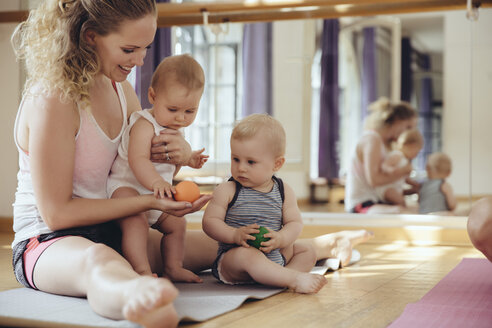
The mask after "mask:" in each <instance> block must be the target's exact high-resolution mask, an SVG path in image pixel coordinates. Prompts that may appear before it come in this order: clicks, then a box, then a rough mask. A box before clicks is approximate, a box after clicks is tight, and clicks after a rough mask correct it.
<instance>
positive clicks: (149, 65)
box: [135, 0, 172, 108]
mask: <svg viewBox="0 0 492 328" xmlns="http://www.w3.org/2000/svg"><path fill="white" fill-rule="evenodd" d="M156 2H169V0H157V1H156ZM171 43H172V41H171V28H168V27H162V28H158V29H157V32H156V34H155V38H154V42H153V43H152V46H151V48H150V49H149V50H148V51H147V56H145V59H144V64H143V66H141V67H137V74H136V83H135V91H136V92H137V96H138V98H139V99H140V103H141V104H142V108H150V107H151V105H150V103H149V99H148V97H147V92H148V90H149V86H150V81H151V79H152V74H153V73H154V71H155V69H156V68H157V65H159V63H160V62H161V60H162V59H164V58H166V57H167V56H170V55H172V48H171V47H172V44H171Z"/></svg>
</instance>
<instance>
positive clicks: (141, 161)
mask: <svg viewBox="0 0 492 328" xmlns="http://www.w3.org/2000/svg"><path fill="white" fill-rule="evenodd" d="M153 137H154V127H153V126H152V124H151V123H150V122H149V121H147V120H146V119H143V118H139V119H138V120H137V121H136V122H135V124H134V125H133V127H132V129H131V131H130V141H129V144H128V164H129V165H130V168H131V169H132V172H133V174H134V175H135V177H136V178H137V180H138V182H140V184H141V185H142V186H144V187H145V188H147V189H148V190H150V191H153V192H154V193H156V194H157V195H160V196H161V197H162V196H164V194H165V195H167V196H168V197H171V196H172V195H171V192H174V187H173V186H171V185H170V184H169V183H168V182H166V181H165V180H164V179H163V178H162V177H161V176H160V174H159V173H157V171H156V169H155V167H154V164H152V162H151V160H150V148H151V146H152V138H153ZM156 189H157V190H156ZM157 195H156V196H157Z"/></svg>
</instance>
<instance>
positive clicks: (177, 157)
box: [150, 129, 192, 165]
mask: <svg viewBox="0 0 492 328" xmlns="http://www.w3.org/2000/svg"><path fill="white" fill-rule="evenodd" d="M150 152H151V154H150V159H151V160H152V162H157V163H169V164H175V165H186V164H187V163H188V162H189V160H190V157H191V154H192V152H191V146H190V145H189V144H188V142H186V140H185V139H184V138H183V135H182V134H181V132H179V131H178V130H173V129H165V130H164V131H161V134H160V135H158V136H155V137H154V138H152V147H151V149H150Z"/></svg>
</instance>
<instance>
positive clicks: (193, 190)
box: [174, 181, 200, 203]
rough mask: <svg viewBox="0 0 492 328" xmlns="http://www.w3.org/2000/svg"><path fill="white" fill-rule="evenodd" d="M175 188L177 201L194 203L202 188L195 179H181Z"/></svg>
mask: <svg viewBox="0 0 492 328" xmlns="http://www.w3.org/2000/svg"><path fill="white" fill-rule="evenodd" d="M174 188H175V189H176V193H175V194H174V199H175V200H177V201H184V202H190V203H193V202H194V201H195V200H197V199H198V198H200V188H198V186H197V184H196V183H194V182H193V181H181V182H180V183H178V184H177V185H176V187H174Z"/></svg>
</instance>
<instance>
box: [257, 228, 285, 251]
mask: <svg viewBox="0 0 492 328" xmlns="http://www.w3.org/2000/svg"><path fill="white" fill-rule="evenodd" d="M266 229H267V230H268V233H266V234H264V235H263V237H264V238H270V240H268V241H264V242H262V243H261V247H260V251H262V252H263V253H265V254H268V253H270V252H271V251H273V250H274V249H277V248H280V245H282V234H281V233H279V232H278V231H273V230H271V229H269V228H266Z"/></svg>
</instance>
